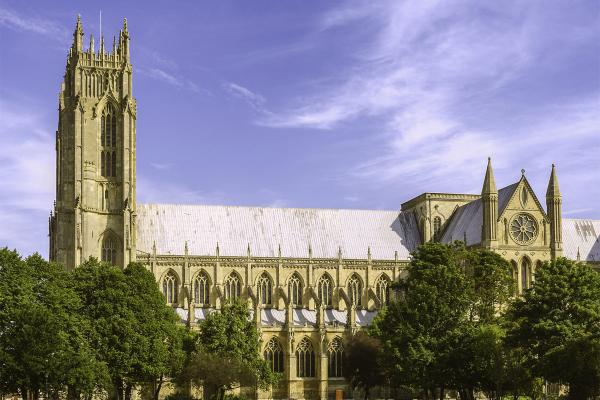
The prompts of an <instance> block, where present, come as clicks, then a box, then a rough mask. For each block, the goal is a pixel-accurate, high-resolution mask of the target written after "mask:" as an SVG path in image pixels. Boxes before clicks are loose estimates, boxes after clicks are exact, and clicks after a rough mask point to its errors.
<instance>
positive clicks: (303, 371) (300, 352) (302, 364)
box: [296, 336, 316, 378]
mask: <svg viewBox="0 0 600 400" xmlns="http://www.w3.org/2000/svg"><path fill="white" fill-rule="evenodd" d="M315 370H316V368H315V350H314V349H313V345H312V342H311V341H310V339H309V338H308V337H306V336H305V337H304V338H303V339H302V340H301V341H300V343H298V346H297V347H296V373H297V376H298V378H314V377H315Z"/></svg>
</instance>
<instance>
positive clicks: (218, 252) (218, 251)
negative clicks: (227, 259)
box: [217, 242, 221, 257]
mask: <svg viewBox="0 0 600 400" xmlns="http://www.w3.org/2000/svg"><path fill="white" fill-rule="evenodd" d="M220 252H221V250H220V249H219V242H217V257H219V254H220Z"/></svg>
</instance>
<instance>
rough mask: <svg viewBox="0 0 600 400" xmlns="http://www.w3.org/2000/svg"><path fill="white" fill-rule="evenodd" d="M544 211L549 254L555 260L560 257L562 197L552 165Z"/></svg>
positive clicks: (554, 168)
mask: <svg viewBox="0 0 600 400" xmlns="http://www.w3.org/2000/svg"><path fill="white" fill-rule="evenodd" d="M546 210H547V213H548V219H550V253H551V255H552V259H556V258H557V257H560V256H562V196H561V194H560V189H559V188H558V178H557V176H556V167H555V166H554V164H552V172H550V181H549V182H548V189H547V190H546Z"/></svg>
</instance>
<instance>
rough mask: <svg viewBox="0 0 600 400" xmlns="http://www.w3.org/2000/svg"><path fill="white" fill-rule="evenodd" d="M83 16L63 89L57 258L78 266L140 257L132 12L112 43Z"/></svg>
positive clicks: (54, 217) (53, 249)
mask: <svg viewBox="0 0 600 400" xmlns="http://www.w3.org/2000/svg"><path fill="white" fill-rule="evenodd" d="M89 43H90V44H89V47H88V49H87V50H84V49H83V28H82V25H81V20H80V18H79V17H77V25H76V27H75V32H74V33H73V45H72V46H71V48H70V49H69V54H68V57H67V67H66V71H65V75H64V81H63V83H62V85H61V92H60V96H59V113H58V130H57V131H56V201H55V206H54V212H53V213H52V214H51V216H50V259H51V260H53V261H57V262H59V263H61V264H63V265H64V266H65V267H66V268H67V269H72V268H74V267H76V266H77V265H79V264H80V263H82V262H83V261H85V260H87V259H88V258H89V257H96V258H98V259H101V260H104V261H107V262H110V263H111V264H114V265H118V266H121V267H123V266H126V265H127V264H128V263H129V262H131V261H134V260H135V252H136V248H135V247H136V246H135V243H136V238H135V235H136V229H135V218H136V200H135V196H136V192H135V182H136V178H135V176H136V175H135V141H136V139H135V135H136V131H135V121H136V102H135V99H134V98H133V97H132V92H131V77H132V67H131V63H130V53H129V32H128V31H127V20H125V21H124V23H123V29H122V30H121V31H120V33H119V38H118V40H117V39H116V38H113V44H112V49H110V51H108V52H107V51H106V49H105V47H104V38H103V37H101V38H100V46H99V49H98V51H97V52H96V51H95V50H94V38H93V36H91V35H90V42H89Z"/></svg>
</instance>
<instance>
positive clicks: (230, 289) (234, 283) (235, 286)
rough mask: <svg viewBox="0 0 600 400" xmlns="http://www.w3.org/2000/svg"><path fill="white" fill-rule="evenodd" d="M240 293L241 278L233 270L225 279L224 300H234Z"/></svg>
mask: <svg viewBox="0 0 600 400" xmlns="http://www.w3.org/2000/svg"><path fill="white" fill-rule="evenodd" d="M241 295H242V280H241V279H240V277H239V275H238V274H236V273H235V272H232V273H231V274H229V276H228V277H227V279H225V300H235V299H238V298H239V297H240V296H241Z"/></svg>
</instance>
